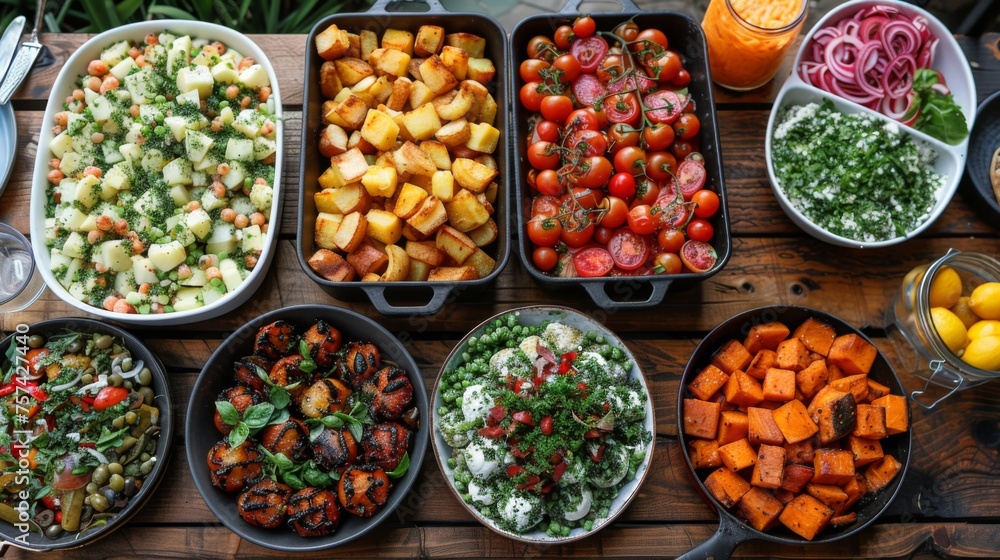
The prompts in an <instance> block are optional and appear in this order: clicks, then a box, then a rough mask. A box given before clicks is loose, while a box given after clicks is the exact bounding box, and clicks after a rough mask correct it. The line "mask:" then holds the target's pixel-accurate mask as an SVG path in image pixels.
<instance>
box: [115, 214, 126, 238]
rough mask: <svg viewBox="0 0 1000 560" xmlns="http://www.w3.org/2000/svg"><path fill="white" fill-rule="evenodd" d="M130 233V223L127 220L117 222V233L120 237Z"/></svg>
mask: <svg viewBox="0 0 1000 560" xmlns="http://www.w3.org/2000/svg"><path fill="white" fill-rule="evenodd" d="M126 232H128V222H127V221H126V220H125V218H118V219H117V220H115V233H117V234H118V235H125V233H126Z"/></svg>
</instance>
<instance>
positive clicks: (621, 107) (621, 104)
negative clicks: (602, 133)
mask: <svg viewBox="0 0 1000 560" xmlns="http://www.w3.org/2000/svg"><path fill="white" fill-rule="evenodd" d="M602 107H603V108H604V112H605V113H606V114H607V115H608V121H610V122H613V123H616V124H619V123H621V124H627V125H630V126H633V127H634V126H636V125H638V124H639V119H640V117H642V111H641V110H640V108H639V98H638V97H636V95H635V94H634V93H619V94H615V95H609V96H607V97H605V98H604V103H603V105H602Z"/></svg>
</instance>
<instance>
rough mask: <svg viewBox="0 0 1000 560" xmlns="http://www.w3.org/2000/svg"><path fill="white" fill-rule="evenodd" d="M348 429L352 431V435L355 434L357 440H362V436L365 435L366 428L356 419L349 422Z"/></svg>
mask: <svg viewBox="0 0 1000 560" xmlns="http://www.w3.org/2000/svg"><path fill="white" fill-rule="evenodd" d="M347 429H348V430H350V431H351V435H352V436H354V439H355V441H361V438H362V437H364V435H365V428H364V426H362V425H361V422H358V421H357V420H355V419H353V418H352V419H351V421H350V422H348V423H347Z"/></svg>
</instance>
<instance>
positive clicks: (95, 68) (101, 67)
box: [87, 60, 108, 77]
mask: <svg viewBox="0 0 1000 560" xmlns="http://www.w3.org/2000/svg"><path fill="white" fill-rule="evenodd" d="M87 73H88V74H90V75H91V76H97V77H101V76H103V75H105V74H107V73H108V65H107V64H105V63H104V61H103V60H91V61H90V64H88V65H87Z"/></svg>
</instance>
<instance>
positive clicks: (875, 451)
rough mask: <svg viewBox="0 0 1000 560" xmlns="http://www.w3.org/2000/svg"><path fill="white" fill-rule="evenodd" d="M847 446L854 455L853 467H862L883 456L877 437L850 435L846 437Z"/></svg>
mask: <svg viewBox="0 0 1000 560" xmlns="http://www.w3.org/2000/svg"><path fill="white" fill-rule="evenodd" d="M847 447H848V448H849V449H850V450H851V454H852V455H854V466H855V467H863V466H865V465H868V464H871V463H874V462H875V461H878V460H879V459H881V458H882V457H884V456H885V453H883V452H882V443H881V442H879V440H877V439H865V438H859V437H854V436H850V437H849V438H847Z"/></svg>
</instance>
